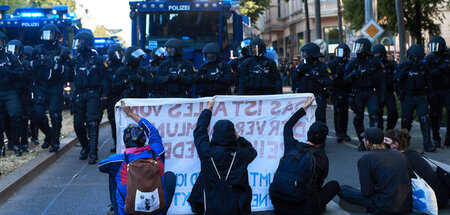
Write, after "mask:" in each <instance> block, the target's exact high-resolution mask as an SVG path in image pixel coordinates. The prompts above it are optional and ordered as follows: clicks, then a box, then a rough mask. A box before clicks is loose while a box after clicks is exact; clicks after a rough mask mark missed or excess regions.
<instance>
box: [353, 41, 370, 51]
mask: <svg viewBox="0 0 450 215" xmlns="http://www.w3.org/2000/svg"><path fill="white" fill-rule="evenodd" d="M371 47H372V44H371V43H370V41H369V40H368V39H366V38H359V39H357V40H356V41H355V44H353V50H352V52H353V53H355V54H366V55H367V54H370V49H371Z"/></svg>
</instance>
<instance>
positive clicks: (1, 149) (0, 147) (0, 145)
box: [0, 138, 6, 157]
mask: <svg viewBox="0 0 450 215" xmlns="http://www.w3.org/2000/svg"><path fill="white" fill-rule="evenodd" d="M5 150H6V148H5V142H3V138H0V157H1V156H5Z"/></svg>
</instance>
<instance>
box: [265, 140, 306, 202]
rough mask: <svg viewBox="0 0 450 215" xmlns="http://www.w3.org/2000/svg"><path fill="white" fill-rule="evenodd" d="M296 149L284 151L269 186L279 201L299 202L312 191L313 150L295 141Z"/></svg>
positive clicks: (271, 192) (272, 194)
mask: <svg viewBox="0 0 450 215" xmlns="http://www.w3.org/2000/svg"><path fill="white" fill-rule="evenodd" d="M297 145H300V146H297V147H296V148H297V149H298V150H292V151H290V152H288V153H286V154H285V155H284V156H283V157H282V158H281V160H280V164H279V165H278V168H277V171H276V172H275V176H274V178H273V181H272V183H271V184H270V187H269V193H270V195H271V198H272V196H273V197H274V198H277V199H280V200H281V201H288V202H299V201H303V200H305V199H307V198H308V197H309V196H310V195H311V194H312V192H313V188H312V177H313V173H314V166H315V159H314V155H313V153H314V152H313V150H310V149H305V148H304V146H303V144H302V143H297Z"/></svg>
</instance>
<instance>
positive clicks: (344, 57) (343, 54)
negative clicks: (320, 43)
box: [329, 43, 352, 142]
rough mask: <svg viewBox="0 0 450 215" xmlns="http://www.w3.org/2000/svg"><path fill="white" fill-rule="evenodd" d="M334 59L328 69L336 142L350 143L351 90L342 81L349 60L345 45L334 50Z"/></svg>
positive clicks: (340, 45) (347, 49)
mask: <svg viewBox="0 0 450 215" xmlns="http://www.w3.org/2000/svg"><path fill="white" fill-rule="evenodd" d="M334 52H335V56H336V59H335V60H333V61H332V62H331V63H330V65H329V68H330V69H331V72H332V74H333V84H332V92H333V95H332V96H333V97H332V100H333V110H334V128H335V130H336V137H337V141H338V142H342V141H344V140H345V141H351V139H350V136H348V134H347V127H348V107H349V105H348V95H349V94H350V92H351V90H352V88H351V86H349V85H348V84H347V83H345V81H344V73H345V66H346V65H347V63H348V61H349V59H350V48H349V47H348V45H347V44H345V43H341V44H339V45H338V46H337V47H336V49H335V50H334Z"/></svg>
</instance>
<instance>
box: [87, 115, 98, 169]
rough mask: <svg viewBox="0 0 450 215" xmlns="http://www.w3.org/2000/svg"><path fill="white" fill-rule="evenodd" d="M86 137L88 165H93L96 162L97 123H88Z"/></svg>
mask: <svg viewBox="0 0 450 215" xmlns="http://www.w3.org/2000/svg"><path fill="white" fill-rule="evenodd" d="M88 135H89V150H90V152H89V161H88V163H89V164H95V163H96V162H97V160H98V155H97V151H98V149H97V146H98V122H97V121H91V122H88Z"/></svg>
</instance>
